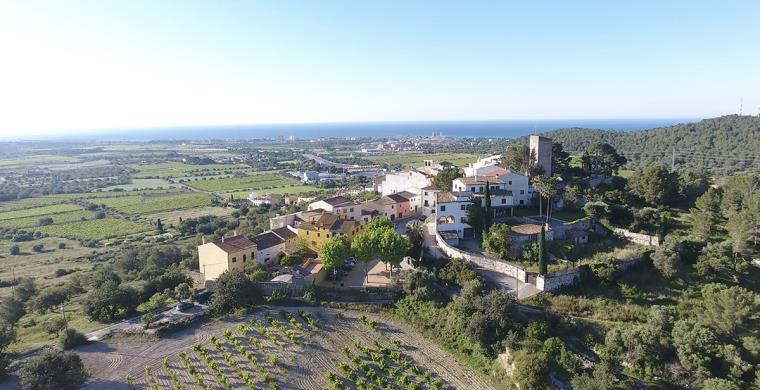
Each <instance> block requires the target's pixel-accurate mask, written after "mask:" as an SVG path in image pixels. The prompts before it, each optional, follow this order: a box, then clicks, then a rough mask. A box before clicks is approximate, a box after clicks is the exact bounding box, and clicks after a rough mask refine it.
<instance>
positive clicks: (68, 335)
mask: <svg viewBox="0 0 760 390" xmlns="http://www.w3.org/2000/svg"><path fill="white" fill-rule="evenodd" d="M58 341H59V342H60V345H61V348H63V349H71V348H74V347H77V346H79V345H82V344H84V343H86V342H87V337H85V335H84V334H82V333H80V332H78V331H77V330H76V329H71V328H68V329H66V330H65V331H63V334H61V337H60V338H59V339H58Z"/></svg>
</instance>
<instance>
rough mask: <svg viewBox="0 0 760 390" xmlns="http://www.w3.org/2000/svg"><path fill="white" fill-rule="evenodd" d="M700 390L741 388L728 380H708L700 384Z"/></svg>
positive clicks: (739, 389)
mask: <svg viewBox="0 0 760 390" xmlns="http://www.w3.org/2000/svg"><path fill="white" fill-rule="evenodd" d="M702 390H741V386H739V385H738V384H736V383H734V382H732V381H730V380H728V379H722V378H710V379H708V380H706V381H704V382H703V383H702Z"/></svg>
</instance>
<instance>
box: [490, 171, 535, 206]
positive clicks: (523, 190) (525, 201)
mask: <svg viewBox="0 0 760 390" xmlns="http://www.w3.org/2000/svg"><path fill="white" fill-rule="evenodd" d="M497 178H498V179H499V180H501V181H502V183H503V185H502V186H501V188H503V189H505V190H507V191H512V198H513V200H514V202H513V203H514V206H530V205H531V199H533V196H534V191H533V187H532V186H531V185H530V178H529V177H528V176H526V175H521V174H519V173H515V172H512V171H510V170H507V172H505V173H504V174H502V175H499V176H497Z"/></svg>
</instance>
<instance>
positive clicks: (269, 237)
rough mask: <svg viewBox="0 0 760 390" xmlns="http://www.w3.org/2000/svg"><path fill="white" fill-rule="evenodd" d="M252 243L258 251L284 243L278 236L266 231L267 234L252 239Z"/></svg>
mask: <svg viewBox="0 0 760 390" xmlns="http://www.w3.org/2000/svg"><path fill="white" fill-rule="evenodd" d="M253 242H255V243H256V247H257V248H258V249H259V250H262V249H267V248H271V247H273V246H275V245H280V244H282V243H283V242H284V241H283V239H282V238H280V237H279V236H278V235H276V234H274V233H273V232H271V231H268V232H264V233H261V234H259V235H257V236H255V237H253Z"/></svg>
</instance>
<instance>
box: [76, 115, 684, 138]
mask: <svg viewBox="0 0 760 390" xmlns="http://www.w3.org/2000/svg"><path fill="white" fill-rule="evenodd" d="M695 121H699V118H656V119H552V120H490V121H429V122H367V123H361V122H357V123H313V124H258V125H224V126H188V127H158V128H139V129H115V130H114V129H112V130H100V131H87V132H68V133H67V134H66V136H65V138H66V139H67V140H72V139H82V140H85V139H97V140H105V141H156V140H209V139H227V140H235V139H262V138H268V139H276V138H280V137H282V138H285V139H290V138H293V139H315V138H354V137H374V138H385V137H395V136H431V135H434V134H437V135H439V136H443V137H456V138H515V137H520V136H524V135H529V134H536V133H542V132H546V131H550V130H556V129H562V128H569V127H582V128H590V129H601V130H616V131H635V130H644V129H651V128H655V127H662V126H670V125H674V124H679V123H690V122H695ZM61 138H63V137H61Z"/></svg>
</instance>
